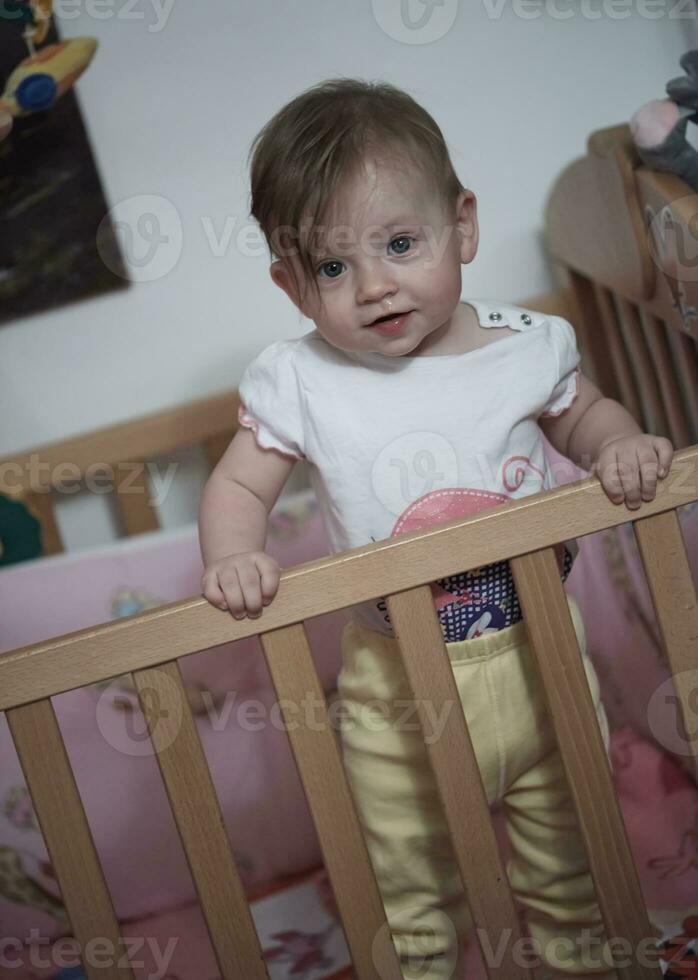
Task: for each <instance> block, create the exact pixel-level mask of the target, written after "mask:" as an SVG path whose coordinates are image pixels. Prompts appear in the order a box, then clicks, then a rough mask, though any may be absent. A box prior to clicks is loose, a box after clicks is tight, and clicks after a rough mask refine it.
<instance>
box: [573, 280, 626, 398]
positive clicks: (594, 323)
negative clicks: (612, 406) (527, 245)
mask: <svg viewBox="0 0 698 980" xmlns="http://www.w3.org/2000/svg"><path fill="white" fill-rule="evenodd" d="M569 277H570V283H571V285H572V289H573V291H574V295H575V298H576V300H577V306H578V307H579V311H580V314H581V316H580V319H579V323H575V325H574V326H575V331H576V333H577V335H578V337H579V343H578V346H579V349H580V352H581V358H582V363H581V367H582V370H583V371H584V373H585V374H586V375H588V377H589V378H590V379H591V380H592V381H593V382H594V384H595V385H596V386H597V387H598V388H600V389H601V391H603V393H604V395H606V397H607V398H615V399H618V398H620V392H619V389H618V379H617V378H616V375H615V372H614V370H613V366H612V364H611V362H610V360H609V358H608V357H607V356H606V350H605V346H606V345H605V338H604V334H603V329H602V320H601V313H600V311H599V304H598V302H597V299H596V294H595V293H594V287H593V285H592V283H591V281H590V280H589V279H587V277H586V276H583V275H581V274H580V273H579V272H576V271H575V270H574V269H569Z"/></svg>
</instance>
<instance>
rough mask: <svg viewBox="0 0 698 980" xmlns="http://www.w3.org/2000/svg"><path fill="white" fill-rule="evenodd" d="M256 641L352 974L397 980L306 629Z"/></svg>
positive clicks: (382, 912) (296, 628)
mask: <svg viewBox="0 0 698 980" xmlns="http://www.w3.org/2000/svg"><path fill="white" fill-rule="evenodd" d="M260 638H261V641H262V647H263V649H264V655H265V657H266V661H267V664H268V666H269V673H270V675H271V679H272V682H273V684H274V690H275V692H276V696H277V699H278V702H279V708H280V709H281V712H282V716H283V719H284V725H285V726H286V727H287V730H288V737H289V742H290V745H291V750H292V751H293V755H294V757H295V760H296V765H297V766H298V772H299V775H300V778H301V781H302V783H303V789H304V790H305V795H306V798H307V800H308V806H309V807H310V812H311V814H312V817H313V822H314V824H315V829H316V830H317V835H318V839H319V841H320V847H321V850H322V855H323V859H324V862H325V867H326V868H327V871H328V873H329V876H330V880H331V882H332V888H333V890H334V894H335V899H336V901H337V906H338V909H339V913H340V917H341V920H342V925H343V927H344V935H345V938H346V941H347V945H348V946H349V949H350V951H351V957H352V961H353V964H354V968H355V970H356V975H357V977H359V978H360V980H401V977H402V974H401V972H400V966H399V962H398V957H397V953H396V952H395V947H394V945H393V942H392V939H391V937H390V933H389V930H388V928H387V924H386V919H385V910H384V908H383V902H382V899H381V897H380V892H379V890H378V885H377V884H376V879H375V876H374V873H373V868H372V865H371V859H370V856H369V854H368V850H367V848H366V843H365V841H364V838H363V834H362V831H361V827H360V823H359V819H358V816H357V813H356V809H355V806H354V800H353V797H352V795H351V789H350V787H349V783H348V780H347V776H346V773H345V770H344V766H343V763H342V759H341V754H340V749H339V746H338V744H337V739H336V736H335V734H334V731H333V729H332V727H331V725H330V721H329V718H328V716H327V705H326V702H325V696H324V693H323V691H322V687H321V686H320V682H319V680H318V676H317V671H316V669H315V664H314V663H313V658H312V654H311V650H310V646H309V644H308V638H307V636H306V632H305V628H304V626H303V625H302V624H294V625H292V626H286V627H284V628H283V629H279V630H273V631H271V632H268V633H262V634H261V637H260ZM307 704H311V705H313V708H312V718H309V717H308V713H307V712H306V710H305V709H304V707H303V706H304V705H307ZM316 708H317V715H316V714H315V709H316Z"/></svg>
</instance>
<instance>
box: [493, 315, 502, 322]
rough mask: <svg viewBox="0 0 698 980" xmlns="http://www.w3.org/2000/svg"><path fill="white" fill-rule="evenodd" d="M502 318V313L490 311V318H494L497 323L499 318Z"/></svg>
mask: <svg viewBox="0 0 698 980" xmlns="http://www.w3.org/2000/svg"><path fill="white" fill-rule="evenodd" d="M501 319H502V314H501V313H490V320H494V321H495V323H496V322H497V320H501Z"/></svg>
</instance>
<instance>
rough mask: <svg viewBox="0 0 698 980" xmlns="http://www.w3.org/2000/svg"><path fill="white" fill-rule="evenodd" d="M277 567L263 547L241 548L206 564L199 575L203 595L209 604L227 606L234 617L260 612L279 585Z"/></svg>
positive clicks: (240, 617) (279, 574) (259, 613)
mask: <svg viewBox="0 0 698 980" xmlns="http://www.w3.org/2000/svg"><path fill="white" fill-rule="evenodd" d="M280 576H281V569H280V567H279V564H278V562H277V561H276V560H275V559H274V558H272V557H271V555H268V554H266V552H264V551H242V552H240V553H239V554H236V555H227V556H226V557H225V558H219V559H218V560H217V561H214V562H211V564H210V565H208V566H207V568H206V571H205V572H204V574H203V578H202V579H201V588H202V592H203V595H204V597H205V598H206V599H208V601H209V602H210V603H211V605H213V606H217V607H218V608H219V609H229V610H230V612H231V613H232V615H233V616H234V617H235V619H243V618H244V616H245V613H247V615H249V616H250V618H251V619H257V618H258V617H259V616H261V614H262V606H263V605H264V606H268V605H269V603H270V602H271V600H272V599H273V598H274V596H275V595H276V592H277V590H278V588H279V578H280Z"/></svg>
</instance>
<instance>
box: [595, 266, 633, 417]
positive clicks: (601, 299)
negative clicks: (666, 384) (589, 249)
mask: <svg viewBox="0 0 698 980" xmlns="http://www.w3.org/2000/svg"><path fill="white" fill-rule="evenodd" d="M594 292H595V294H596V301H597V303H598V308H599V312H600V314H601V320H602V323H603V328H604V335H603V336H604V340H605V342H606V344H607V345H608V352H609V354H610V355H611V363H612V364H613V370H614V372H615V375H616V378H617V380H618V388H619V389H620V395H621V397H620V401H621V402H622V403H623V405H624V406H625V408H627V410H628V411H629V412H630V414H631V415H632V416H633V418H634V419H635V420H636V421H637V422H638V424H639V423H640V421H641V420H642V407H641V405H640V400H639V398H638V394H637V389H636V387H635V379H634V378H633V375H632V371H631V370H630V362H629V359H628V357H627V355H626V352H625V348H624V345H623V342H622V336H621V333H620V327H619V323H618V317H617V315H616V311H615V308H614V306H613V296H612V294H611V292H610V290H608V289H606V288H605V287H604V286H600V285H598V284H597V283H596V284H594Z"/></svg>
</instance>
